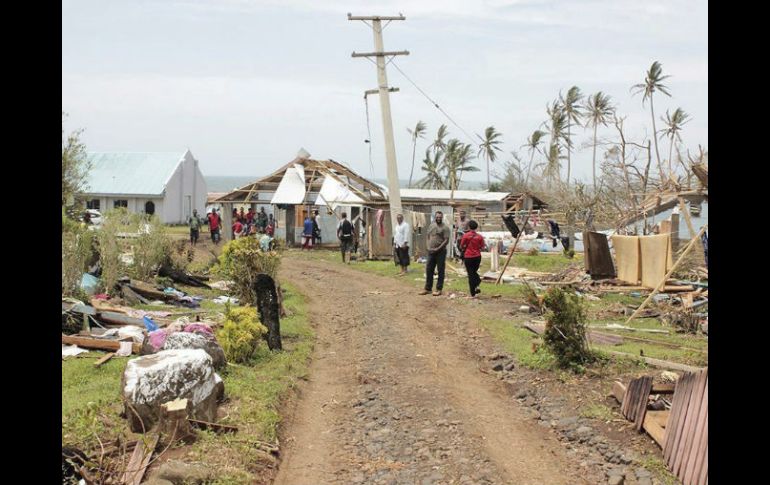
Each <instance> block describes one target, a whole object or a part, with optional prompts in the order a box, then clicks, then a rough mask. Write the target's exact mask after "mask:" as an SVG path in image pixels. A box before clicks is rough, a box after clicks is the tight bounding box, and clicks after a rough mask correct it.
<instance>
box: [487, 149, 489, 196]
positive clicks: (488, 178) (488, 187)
mask: <svg viewBox="0 0 770 485" xmlns="http://www.w3.org/2000/svg"><path fill="white" fill-rule="evenodd" d="M487 190H489V157H487Z"/></svg>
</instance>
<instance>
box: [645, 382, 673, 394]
mask: <svg viewBox="0 0 770 485" xmlns="http://www.w3.org/2000/svg"><path fill="white" fill-rule="evenodd" d="M675 388H676V384H653V385H652V390H651V391H650V394H673V393H674V389H675Z"/></svg>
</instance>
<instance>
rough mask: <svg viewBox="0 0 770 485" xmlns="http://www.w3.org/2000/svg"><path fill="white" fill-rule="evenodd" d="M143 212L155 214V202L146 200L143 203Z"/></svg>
mask: <svg viewBox="0 0 770 485" xmlns="http://www.w3.org/2000/svg"><path fill="white" fill-rule="evenodd" d="M144 213H145V214H147V215H150V216H151V215H153V214H155V203H154V202H153V201H151V200H148V201H147V202H145V204H144Z"/></svg>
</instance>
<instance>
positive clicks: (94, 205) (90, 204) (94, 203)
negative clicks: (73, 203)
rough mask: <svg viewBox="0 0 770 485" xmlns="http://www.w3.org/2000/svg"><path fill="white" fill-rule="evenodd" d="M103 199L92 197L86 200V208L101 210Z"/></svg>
mask: <svg viewBox="0 0 770 485" xmlns="http://www.w3.org/2000/svg"><path fill="white" fill-rule="evenodd" d="M101 202H102V201H101V200H99V199H91V200H87V201H86V209H95V210H99V209H100V207H99V206H100V205H101Z"/></svg>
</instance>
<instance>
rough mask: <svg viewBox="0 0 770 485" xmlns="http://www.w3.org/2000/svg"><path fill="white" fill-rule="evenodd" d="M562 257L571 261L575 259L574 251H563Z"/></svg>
mask: <svg viewBox="0 0 770 485" xmlns="http://www.w3.org/2000/svg"><path fill="white" fill-rule="evenodd" d="M564 256H565V257H566V258H568V259H572V258H574V257H575V250H574V249H569V250H567V249H565V250H564Z"/></svg>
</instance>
